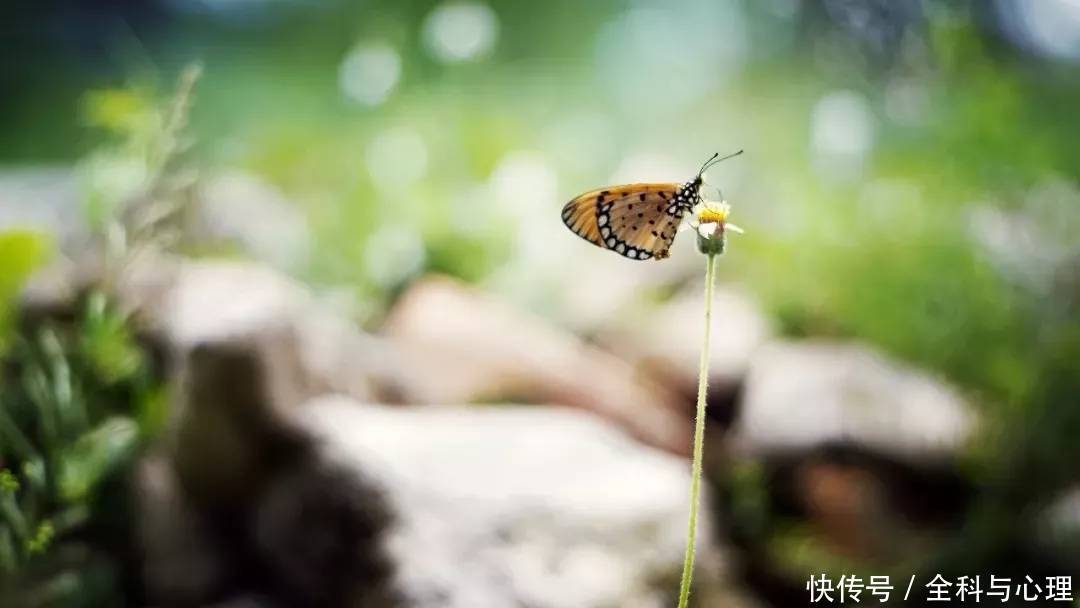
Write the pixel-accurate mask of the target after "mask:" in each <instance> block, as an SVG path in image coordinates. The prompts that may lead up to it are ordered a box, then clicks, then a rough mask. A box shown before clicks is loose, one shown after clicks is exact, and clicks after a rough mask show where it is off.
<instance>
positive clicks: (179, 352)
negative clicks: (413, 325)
mask: <svg viewBox="0 0 1080 608" xmlns="http://www.w3.org/2000/svg"><path fill="white" fill-rule="evenodd" d="M103 273H104V270H103V267H102V266H101V265H100V264H94V263H91V262H89V261H84V262H82V263H79V264H74V263H71V262H67V261H65V260H63V259H61V260H60V261H58V262H57V263H55V264H54V265H53V266H52V267H50V268H49V269H47V270H46V271H45V272H42V273H39V274H37V275H35V276H34V277H33V278H32V279H31V281H30V282H29V284H28V285H27V287H26V288H25V289H24V291H23V294H22V299H21V303H20V316H21V317H22V318H23V319H27V320H28V321H29V320H32V319H37V318H40V317H43V316H46V317H53V318H65V319H74V318H76V317H77V316H78V315H80V314H81V309H80V308H79V307H80V306H81V298H82V296H84V295H85V294H86V293H87V292H88V291H90V290H92V289H100V288H103V286H105V285H108V286H109V289H110V290H111V295H112V296H113V301H114V302H115V303H116V304H117V305H118V306H119V307H120V309H121V312H123V313H124V314H125V315H130V316H131V317H132V318H133V320H134V322H135V326H136V327H137V329H138V330H139V332H140V334H142V335H143V337H145V338H146V340H147V341H148V342H152V343H153V347H154V349H155V350H161V351H163V352H165V353H167V354H168V355H170V356H171V357H172V359H173V360H181V359H183V358H184V357H185V356H186V354H187V352H188V351H190V350H191V349H192V348H194V347H195V346H197V345H199V344H202V343H207V342H210V343H213V342H223V341H229V340H236V341H238V342H242V343H245V344H246V345H247V346H250V347H252V348H256V349H258V350H259V352H260V353H261V357H262V358H263V360H264V362H265V363H266V364H267V365H269V366H270V367H272V368H273V369H274V373H273V374H271V377H272V382H274V383H275V388H276V390H277V392H279V393H280V395H279V396H278V397H277V398H276V400H277V401H279V402H284V403H290V404H296V403H300V402H301V401H303V400H305V399H309V398H311V397H314V396H317V395H321V394H325V393H342V394H347V395H351V396H353V397H356V398H357V399H362V400H365V401H393V402H397V401H401V400H402V399H406V398H408V392H407V387H406V386H405V385H404V384H403V379H402V378H401V377H400V376H399V375H398V372H397V370H398V369H400V368H401V367H402V365H401V363H400V358H399V357H398V356H397V355H396V353H394V352H393V350H392V346H391V345H390V344H389V343H388V342H387V341H385V340H382V339H380V338H378V337H376V336H373V335H370V334H367V333H365V332H363V331H361V330H360V329H358V328H357V327H356V326H355V325H354V324H353V323H352V322H350V321H349V320H348V319H347V318H345V317H344V316H343V315H341V314H340V313H338V312H336V311H335V310H334V309H333V308H332V307H330V306H326V305H324V304H323V303H322V302H321V301H319V300H318V298H317V297H315V296H314V295H313V294H312V293H311V292H310V291H309V290H308V289H307V288H306V287H304V286H303V285H301V284H300V283H298V282H296V281H294V280H293V279H291V278H289V277H287V276H286V275H284V274H282V273H280V272H278V271H275V270H273V269H270V268H268V267H266V266H262V265H259V264H254V263H247V262H222V261H202V262H194V261H182V260H180V259H178V258H173V257H170V256H166V255H160V254H144V255H140V256H137V257H135V258H134V259H132V260H129V261H128V263H127V264H126V265H124V266H123V267H121V268H119V269H115V270H114V275H113V276H112V277H111V279H110V280H109V281H105V280H104V279H103Z"/></svg>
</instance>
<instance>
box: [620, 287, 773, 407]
mask: <svg viewBox="0 0 1080 608" xmlns="http://www.w3.org/2000/svg"><path fill="white" fill-rule="evenodd" d="M703 291H704V285H703V283H702V282H701V281H696V282H695V283H694V285H693V287H692V288H691V289H686V290H683V291H682V292H680V293H679V295H677V296H675V297H674V298H672V299H671V300H670V301H668V302H666V303H664V304H662V305H660V306H659V307H655V308H649V309H643V310H641V311H640V312H639V313H638V314H630V315H623V316H622V317H621V318H620V321H619V323H618V324H617V326H613V327H612V328H611V329H609V330H607V331H605V332H603V333H602V335H601V338H600V339H601V340H602V341H603V342H604V343H605V344H606V345H608V346H609V347H610V348H611V350H613V351H615V352H618V353H621V354H623V356H624V357H626V358H628V359H629V360H631V361H634V362H636V363H637V364H638V365H639V366H641V367H642V368H643V369H645V370H647V371H648V372H649V373H650V375H651V376H653V377H655V378H657V379H658V380H660V381H661V382H663V384H664V385H665V386H670V387H672V388H673V389H674V390H675V391H677V392H678V394H679V395H681V396H683V398H684V399H685V401H686V403H687V404H688V405H687V407H688V408H691V409H687V412H692V411H693V410H692V404H693V403H694V402H695V400H696V398H697V384H698V365H699V363H700V356H701V339H702V330H703V326H704V320H703V319H704V302H703V295H702V294H703ZM772 332H773V328H772V324H771V323H770V321H769V319H768V318H767V317H766V316H765V313H764V311H762V309H761V307H760V306H759V305H758V303H757V302H756V301H755V300H754V299H753V298H752V297H751V296H750V295H749V294H748V293H746V292H745V291H744V290H742V289H740V288H738V287H735V286H731V285H718V286H717V287H716V289H715V292H714V298H713V316H712V336H711V340H710V343H709V346H710V348H709V351H710V353H709V408H710V416H711V417H712V418H713V419H717V420H723V421H725V422H730V421H731V420H732V419H734V417H735V415H736V412H735V411H734V409H735V407H736V404H737V401H738V399H737V397H738V395H737V393H738V389H739V386H740V385H741V383H742V380H743V378H744V376H745V375H746V372H747V369H748V368H749V367H750V361H751V358H752V357H753V356H754V353H755V351H756V350H757V349H758V347H760V346H761V345H762V344H764V343H765V342H766V341H767V340H768V339H769V338H770V337H771V335H772ZM721 410H726V411H721Z"/></svg>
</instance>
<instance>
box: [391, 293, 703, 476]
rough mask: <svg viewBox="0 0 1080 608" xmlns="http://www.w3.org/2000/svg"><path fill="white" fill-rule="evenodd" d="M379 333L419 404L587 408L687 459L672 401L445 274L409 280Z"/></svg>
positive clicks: (618, 363)
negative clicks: (399, 359)
mask: <svg viewBox="0 0 1080 608" xmlns="http://www.w3.org/2000/svg"><path fill="white" fill-rule="evenodd" d="M383 333H384V335H385V336H387V338H388V339H389V340H390V341H391V343H392V344H393V345H394V347H395V350H396V351H397V352H399V353H400V355H401V357H402V360H403V361H407V362H408V365H407V368H406V370H407V374H408V380H407V383H408V384H409V386H412V387H416V392H417V393H418V394H417V397H418V402H420V403H469V402H475V401H492V400H500V399H501V400H514V401H522V402H527V403H553V404H561V405H570V406H574V407H578V408H581V409H584V410H588V411H590V412H593V413H595V414H598V415H600V416H603V417H605V418H607V419H609V420H612V421H614V422H615V423H616V424H618V425H620V426H621V427H623V428H625V429H627V430H628V431H629V432H630V433H631V434H632V435H634V436H635V437H637V438H639V439H641V440H643V441H645V442H646V443H648V444H650V445H653V446H656V447H660V448H662V449H665V450H667V451H669V452H672V453H676V454H683V455H685V454H688V453H689V448H690V421H689V420H688V419H687V418H686V416H685V415H683V414H682V413H681V412H680V411H679V409H680V405H681V404H680V402H679V399H678V397H677V396H676V395H674V394H671V393H669V392H667V391H665V390H664V389H663V388H662V387H660V386H658V385H657V384H655V383H653V382H650V381H648V380H647V379H645V378H643V377H640V376H639V375H638V374H636V373H635V370H634V369H633V368H632V367H631V366H630V365H628V364H627V363H626V362H624V361H622V360H620V359H618V358H616V357H614V356H612V355H610V354H607V353H605V352H603V351H601V350H599V349H597V348H594V347H591V346H588V345H586V344H585V343H584V342H582V341H581V340H580V339H579V338H577V337H576V336H574V335H573V334H571V333H569V332H566V331H561V330H559V329H557V328H554V327H552V326H550V325H548V324H546V323H544V322H542V321H541V320H539V319H537V318H534V317H532V316H530V315H527V314H525V313H522V312H519V311H516V310H514V309H512V308H510V307H508V306H506V305H504V304H502V303H501V302H498V301H495V300H493V299H492V298H491V297H489V296H486V295H484V294H482V293H480V292H478V291H476V290H473V289H470V288H468V287H465V286H463V285H460V284H458V283H455V282H453V281H451V280H450V279H445V278H429V279H425V280H423V281H420V282H419V283H417V284H415V285H414V286H413V287H412V288H411V289H410V290H409V291H408V292H407V293H405V294H404V295H403V296H402V297H401V299H400V300H399V301H398V303H397V305H396V306H395V307H394V309H393V310H392V311H391V314H390V316H389V318H388V319H387V321H386V323H385V326H384V328H383Z"/></svg>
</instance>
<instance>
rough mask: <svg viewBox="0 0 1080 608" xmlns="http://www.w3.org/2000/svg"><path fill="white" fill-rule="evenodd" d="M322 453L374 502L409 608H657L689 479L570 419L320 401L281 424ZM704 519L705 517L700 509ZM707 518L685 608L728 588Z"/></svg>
mask: <svg viewBox="0 0 1080 608" xmlns="http://www.w3.org/2000/svg"><path fill="white" fill-rule="evenodd" d="M294 413H295V414H296V416H297V417H298V418H299V421H300V424H301V425H302V426H303V427H304V428H306V429H308V430H309V431H310V432H311V433H312V434H314V435H315V436H317V437H320V438H321V439H322V445H323V446H324V450H325V453H327V454H329V455H331V457H332V458H333V459H334V460H335V461H336V462H338V463H341V465H342V466H343V467H345V468H349V469H355V470H361V471H363V472H364V474H365V476H367V477H368V478H370V479H372V480H373V481H374V483H376V484H377V485H378V486H379V487H381V488H383V490H384V491H385V496H386V498H387V501H388V503H389V504H390V505H391V508H392V510H393V511H394V513H395V515H396V521H397V522H398V523H397V524H396V525H395V526H393V527H392V528H391V531H390V535H389V537H388V538H387V545H386V546H387V547H388V551H389V553H390V556H391V559H392V561H393V562H394V564H395V566H396V572H397V574H396V577H395V581H396V586H397V588H398V589H399V590H400V592H401V594H402V595H403V598H404V600H405V604H404V605H407V606H416V607H427V606H431V607H435V606H439V607H443V608H446V607H458V606H460V607H463V608H465V607H467V608H474V607H487V606H491V607H496V606H499V607H501V606H535V607H543V608H561V607H566V608H579V607H583V606H637V607H642V608H644V607H646V606H657V607H659V606H670V605H671V604H672V603H673V601H674V597H673V596H674V594H675V591H676V590H677V586H678V578H679V574H680V571H681V563H682V557H683V550H684V543H685V533H686V529H685V528H686V508H687V507H686V501H687V490H688V486H689V467H688V466H687V463H686V462H685V460H683V459H681V458H678V457H676V456H672V455H669V454H666V453H664V452H661V451H658V450H655V449H652V448H649V447H646V446H642V445H641V444H639V443H636V442H634V441H632V440H630V439H629V438H627V437H625V436H624V435H622V434H621V433H620V432H618V431H617V430H615V429H613V428H611V427H609V426H607V425H606V424H604V423H603V422H602V421H601V420H599V419H597V418H595V417H593V416H589V415H585V414H583V413H581V412H578V411H575V410H572V409H559V408H536V407H533V408H530V407H524V406H520V407H515V408H502V407H493V406H476V407H449V406H448V407H443V408H386V407H380V406H365V405H361V404H358V403H356V402H354V401H351V400H348V399H344V398H340V397H327V398H322V399H318V400H316V401H315V402H312V403H309V404H307V405H305V406H304V407H303V408H299V409H297V410H295V412H294ZM704 508H705V512H706V513H707V512H708V506H707V501H706V506H705V507H704ZM712 538H713V533H712V531H711V526H710V525H709V522H708V518H706V520H705V524H704V527H703V528H702V529H701V530H699V556H698V565H699V566H700V570H701V572H700V574H699V576H698V577H697V578H696V579H695V580H696V581H697V583H698V590H697V591H696V592H695V597H696V598H698V600H699V601H700V602H701V603H700V604H699V605H717V606H738V605H747V602H746V601H745V600H744V599H743V598H741V597H740V596H739V594H737V593H735V592H734V591H732V590H731V588H730V587H729V586H728V583H730V581H728V580H726V578H725V576H726V575H725V574H724V572H725V571H726V561H725V559H724V556H723V553H722V551H721V550H720V549H719V548H718V547H717V546H716V545H715V544H714V543H713V542H712V541H711V540H709V539H712Z"/></svg>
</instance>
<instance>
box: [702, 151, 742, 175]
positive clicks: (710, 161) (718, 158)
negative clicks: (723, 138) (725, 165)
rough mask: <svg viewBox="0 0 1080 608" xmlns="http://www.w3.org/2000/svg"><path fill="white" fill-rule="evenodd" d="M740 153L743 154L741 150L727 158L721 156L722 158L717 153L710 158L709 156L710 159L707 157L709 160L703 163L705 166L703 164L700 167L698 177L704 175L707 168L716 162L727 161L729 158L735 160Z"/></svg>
mask: <svg viewBox="0 0 1080 608" xmlns="http://www.w3.org/2000/svg"><path fill="white" fill-rule="evenodd" d="M742 153H743V151H742V150H739V151H738V152H735V153H734V154H728V155H727V156H723V157H721V156H720V153H719V152H717V153H716V154H713V155H712V156H710V157H709V160H707V161H705V164H704V165H701V170H700V171H698V175H701V174H703V173H705V171H706V170H707V169H708V168H709V167H711V166H713V165H715V164H716V163H718V162H720V161H725V160H727V159H729V158H735V157H736V156H738V155H740V154H742Z"/></svg>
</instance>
